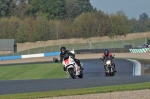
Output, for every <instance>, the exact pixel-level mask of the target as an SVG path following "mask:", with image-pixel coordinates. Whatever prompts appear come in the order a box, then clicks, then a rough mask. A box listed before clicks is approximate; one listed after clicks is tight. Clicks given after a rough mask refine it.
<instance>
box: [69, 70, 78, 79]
mask: <svg viewBox="0 0 150 99" xmlns="http://www.w3.org/2000/svg"><path fill="white" fill-rule="evenodd" d="M68 72H69V74H70V76H71V77H72V78H73V79H75V78H76V73H75V72H74V69H73V68H69V69H68Z"/></svg>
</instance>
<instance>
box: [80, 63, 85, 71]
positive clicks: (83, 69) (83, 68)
mask: <svg viewBox="0 0 150 99" xmlns="http://www.w3.org/2000/svg"><path fill="white" fill-rule="evenodd" d="M79 67H80V69H81V71H83V70H84V68H83V67H82V66H81V63H79Z"/></svg>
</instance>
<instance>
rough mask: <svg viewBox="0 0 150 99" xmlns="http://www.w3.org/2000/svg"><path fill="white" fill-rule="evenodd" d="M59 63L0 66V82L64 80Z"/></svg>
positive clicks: (64, 75) (65, 75) (64, 74)
mask: <svg viewBox="0 0 150 99" xmlns="http://www.w3.org/2000/svg"><path fill="white" fill-rule="evenodd" d="M62 67H63V66H62V65H61V63H45V64H25V65H13V66H0V80H22V79H47V78H48V79H49V78H65V77H67V74H66V73H65V72H64V71H63V68H62Z"/></svg>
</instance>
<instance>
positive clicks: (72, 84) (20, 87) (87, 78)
mask: <svg viewBox="0 0 150 99" xmlns="http://www.w3.org/2000/svg"><path fill="white" fill-rule="evenodd" d="M82 62H83V64H84V66H83V67H84V69H85V70H84V78H83V79H79V78H77V79H71V78H62V79H45V80H20V81H16V80H12V81H0V94H14V93H24V92H42V91H51V90H61V89H76V88H87V87H96V86H110V85H120V84H132V83H140V82H148V81H150V76H132V75H133V63H132V62H130V61H128V60H124V59H116V60H114V62H115V63H116V69H117V73H116V75H115V76H114V77H105V76H104V67H103V62H101V61H100V60H99V59H94V60H92V59H88V60H82Z"/></svg>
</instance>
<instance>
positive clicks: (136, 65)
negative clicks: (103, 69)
mask: <svg viewBox="0 0 150 99" xmlns="http://www.w3.org/2000/svg"><path fill="white" fill-rule="evenodd" d="M128 60H129V61H131V62H133V76H141V64H140V62H138V61H136V60H132V59H128Z"/></svg>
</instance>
